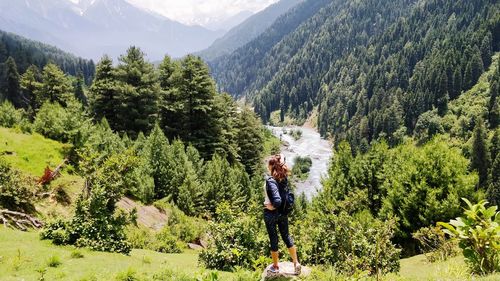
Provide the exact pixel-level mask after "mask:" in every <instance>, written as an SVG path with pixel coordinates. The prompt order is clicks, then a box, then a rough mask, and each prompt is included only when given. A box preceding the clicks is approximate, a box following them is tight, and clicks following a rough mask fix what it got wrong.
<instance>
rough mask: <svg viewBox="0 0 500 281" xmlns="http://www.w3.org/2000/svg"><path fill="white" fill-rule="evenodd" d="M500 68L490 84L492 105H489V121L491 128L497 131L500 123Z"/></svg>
mask: <svg viewBox="0 0 500 281" xmlns="http://www.w3.org/2000/svg"><path fill="white" fill-rule="evenodd" d="M499 84H500V66H499V67H497V69H496V71H495V74H494V75H493V79H492V81H491V82H490V103H489V105H488V119H489V122H490V128H491V129H495V128H497V127H498V125H499V123H500V99H499V98H498V97H499V96H500V85H499Z"/></svg>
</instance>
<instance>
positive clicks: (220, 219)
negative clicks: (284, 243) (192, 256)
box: [199, 203, 267, 270]
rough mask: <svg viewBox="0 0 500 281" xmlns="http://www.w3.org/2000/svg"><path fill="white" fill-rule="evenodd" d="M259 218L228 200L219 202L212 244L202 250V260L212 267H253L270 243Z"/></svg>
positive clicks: (211, 236)
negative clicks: (264, 236)
mask: <svg viewBox="0 0 500 281" xmlns="http://www.w3.org/2000/svg"><path fill="white" fill-rule="evenodd" d="M255 219H256V218H253V217H249V216H244V215H242V214H241V213H240V212H238V211H233V210H231V206H230V205H229V204H228V203H221V204H219V205H218V207H217V211H216V219H215V221H214V222H210V223H209V227H208V232H209V237H210V238H211V239H210V246H209V248H208V249H205V250H203V251H202V252H201V253H200V255H199V260H200V262H201V263H202V264H203V265H205V266H206V267H207V268H210V269H220V270H233V269H234V268H235V267H237V266H240V267H246V268H252V265H253V261H254V260H256V259H257V258H258V257H259V256H260V255H262V254H263V253H264V249H265V248H266V245H267V239H265V238H263V237H262V236H263V233H262V227H259V224H257V223H256V222H255V221H254V220H255ZM263 240H264V241H263Z"/></svg>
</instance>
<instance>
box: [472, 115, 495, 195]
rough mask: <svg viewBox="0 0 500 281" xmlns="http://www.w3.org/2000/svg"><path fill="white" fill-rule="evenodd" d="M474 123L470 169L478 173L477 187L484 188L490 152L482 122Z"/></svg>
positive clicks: (489, 164) (487, 174) (486, 180)
mask: <svg viewBox="0 0 500 281" xmlns="http://www.w3.org/2000/svg"><path fill="white" fill-rule="evenodd" d="M476 123H477V124H476V128H475V129H474V133H473V138H472V152H471V158H472V159H471V169H473V170H476V171H477V172H478V174H479V186H480V187H483V188H485V187H486V186H487V182H488V176H489V169H490V166H491V163H490V162H491V160H490V152H489V147H488V138H487V135H486V129H485V127H484V123H483V120H478V121H477V122H476Z"/></svg>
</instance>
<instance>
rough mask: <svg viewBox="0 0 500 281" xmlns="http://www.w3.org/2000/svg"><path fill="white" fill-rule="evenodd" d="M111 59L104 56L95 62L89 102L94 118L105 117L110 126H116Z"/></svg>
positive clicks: (116, 100) (116, 105)
mask: <svg viewBox="0 0 500 281" xmlns="http://www.w3.org/2000/svg"><path fill="white" fill-rule="evenodd" d="M116 95H117V94H116V82H115V74H114V68H113V61H112V60H111V59H110V58H109V57H108V56H104V57H103V58H102V59H101V61H100V62H99V63H98V64H97V69H96V73H95V79H94V83H93V84H92V86H91V87H90V92H89V102H90V107H91V109H92V112H93V113H94V115H95V118H97V119H98V120H100V119H102V118H106V120H108V122H109V123H110V124H111V127H112V128H115V129H116V128H117V126H118V123H119V120H118V119H117V116H116V114H117V111H118V99H117V96H116Z"/></svg>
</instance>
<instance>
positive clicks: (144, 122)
mask: <svg viewBox="0 0 500 281" xmlns="http://www.w3.org/2000/svg"><path fill="white" fill-rule="evenodd" d="M119 61H120V64H119V65H118V67H117V69H116V78H117V81H118V84H117V88H116V89H117V92H118V93H117V97H118V106H119V107H118V111H117V117H118V120H119V123H117V124H116V126H117V128H116V129H117V130H118V131H120V132H127V133H128V134H129V135H130V136H132V137H136V136H137V134H139V132H141V131H142V132H149V131H150V130H151V129H152V128H153V126H154V124H155V122H156V120H157V117H158V99H159V92H160V87H159V84H158V81H157V77H156V73H155V71H154V68H153V65H152V64H151V63H149V62H147V61H146V59H145V57H144V53H143V52H142V51H141V50H140V49H139V48H137V47H130V48H129V49H128V50H127V53H126V54H125V55H122V56H121V57H120V58H119Z"/></svg>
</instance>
